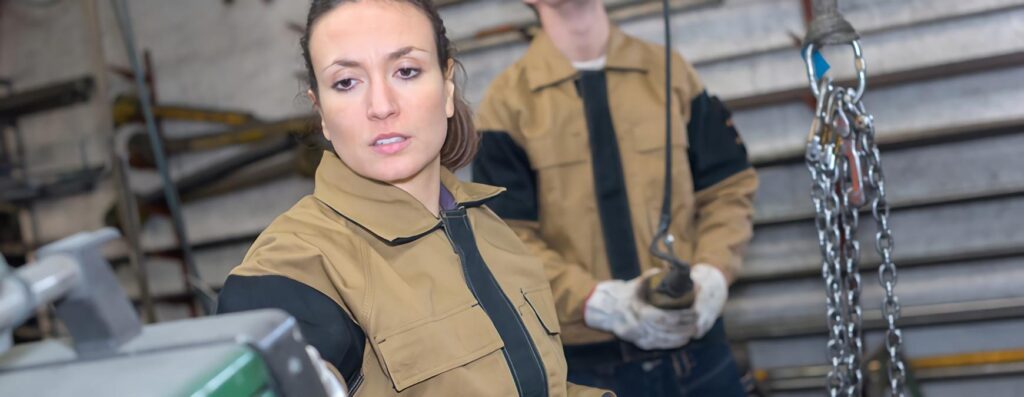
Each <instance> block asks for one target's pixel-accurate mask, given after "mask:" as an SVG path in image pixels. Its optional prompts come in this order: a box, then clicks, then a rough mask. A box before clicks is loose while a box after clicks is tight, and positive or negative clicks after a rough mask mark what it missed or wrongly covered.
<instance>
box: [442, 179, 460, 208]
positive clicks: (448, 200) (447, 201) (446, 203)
mask: <svg viewBox="0 0 1024 397" xmlns="http://www.w3.org/2000/svg"><path fill="white" fill-rule="evenodd" d="M458 206H459V203H456V202H455V196H453V195H452V192H451V191H449V190H448V188H446V187H444V184H442V185H441V210H442V211H450V210H453V209H456V208H458Z"/></svg>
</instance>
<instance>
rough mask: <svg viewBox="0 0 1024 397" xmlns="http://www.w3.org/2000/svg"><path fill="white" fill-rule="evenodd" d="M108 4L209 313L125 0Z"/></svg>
mask: <svg viewBox="0 0 1024 397" xmlns="http://www.w3.org/2000/svg"><path fill="white" fill-rule="evenodd" d="M111 4H112V6H113V8H114V13H115V14H116V17H117V21H118V25H120V27H121V37H122V39H123V40H124V45H125V49H126V52H127V54H128V59H129V60H130V62H131V66H132V71H133V73H134V75H135V86H136V89H138V91H139V104H140V105H142V116H143V118H144V119H145V120H146V132H147V133H148V134H149V142H150V144H151V145H152V146H153V155H154V160H156V165H157V169H158V170H159V171H160V179H161V180H162V181H163V186H164V197H165V200H166V202H167V208H168V210H170V213H171V221H172V224H173V226H174V231H175V235H176V236H177V238H178V243H179V245H180V246H181V257H182V262H184V263H185V268H186V269H187V270H188V274H186V275H185V277H186V279H187V282H188V284H189V286H190V287H191V290H192V292H193V293H195V294H196V297H197V298H198V299H199V303H200V305H201V306H202V309H203V312H204V313H205V314H212V313H213V312H214V309H215V305H216V303H215V300H216V297H215V296H213V295H212V294H210V292H209V287H207V286H205V285H204V283H203V281H202V278H201V277H200V276H199V269H198V268H197V267H196V264H195V260H194V255H193V254H192V246H191V243H190V242H189V239H188V233H187V232H186V230H185V220H184V216H183V215H182V211H181V199H180V198H179V197H178V192H177V190H175V189H174V181H173V180H172V179H171V174H170V169H169V167H168V165H167V157H166V155H165V152H164V148H163V144H162V141H161V140H160V136H159V134H158V133H157V128H156V118H155V117H154V115H153V106H152V103H150V101H149V99H150V92H149V87H148V86H147V85H146V76H145V73H144V72H143V69H142V63H141V61H140V59H139V54H138V51H137V49H136V47H135V33H134V32H133V31H132V24H131V14H130V12H129V11H128V3H127V2H126V1H125V0H111Z"/></svg>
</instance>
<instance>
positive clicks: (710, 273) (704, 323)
mask: <svg viewBox="0 0 1024 397" xmlns="http://www.w3.org/2000/svg"><path fill="white" fill-rule="evenodd" d="M690 279H692V280H693V285H694V288H695V289H696V290H697V296H696V298H695V299H694V301H693V311H695V312H696V313H697V333H696V335H694V337H695V338H697V339H700V338H703V337H704V334H707V333H708V331H710V330H711V327H713V326H714V325H715V320H717V319H718V316H721V315H722V309H723V308H724V307H725V299H726V298H728V297H729V284H728V283H727V282H726V281H725V275H724V274H722V271H721V270H718V268H717V267H714V266H711V265H708V264H704V263H698V264H697V265H696V266H694V267H692V268H690Z"/></svg>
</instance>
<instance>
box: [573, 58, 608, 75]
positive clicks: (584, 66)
mask: <svg viewBox="0 0 1024 397" xmlns="http://www.w3.org/2000/svg"><path fill="white" fill-rule="evenodd" d="M607 59H608V57H607V56H605V55H602V56H601V57H599V58H594V59H591V60H589V61H582V62H575V61H574V62H573V63H572V67H574V68H576V70H581V71H595V70H601V69H604V64H605V61H606V60H607Z"/></svg>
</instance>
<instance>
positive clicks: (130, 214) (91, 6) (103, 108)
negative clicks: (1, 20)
mask: <svg viewBox="0 0 1024 397" xmlns="http://www.w3.org/2000/svg"><path fill="white" fill-rule="evenodd" d="M98 1H99V0H86V1H85V2H84V3H83V7H84V11H85V12H84V17H85V23H86V26H87V27H88V37H89V46H90V50H91V51H90V55H91V57H90V58H91V59H90V60H91V61H92V70H93V79H94V80H95V81H96V98H97V99H96V100H95V101H93V107H94V110H95V112H96V128H97V131H96V133H97V134H98V135H103V136H104V140H105V141H106V142H107V147H108V148H109V149H110V156H109V160H108V161H110V168H111V171H112V178H111V180H112V182H113V184H114V190H116V191H117V210H118V211H117V212H118V215H119V218H120V219H121V227H122V228H124V238H125V242H126V243H127V245H128V263H129V264H130V265H131V269H132V272H133V273H135V279H136V283H137V284H138V286H139V295H140V298H141V302H142V304H141V306H142V319H143V321H145V322H147V323H150V322H153V321H156V311H155V309H154V308H153V299H152V296H151V294H150V291H149V277H148V273H149V272H148V269H147V267H146V262H145V258H143V256H142V244H141V242H140V241H139V234H140V233H141V227H140V225H139V224H140V222H139V216H138V203H137V202H135V195H134V194H132V191H131V185H130V182H129V179H128V175H127V173H126V172H125V168H126V167H125V164H124V160H123V159H122V158H121V156H120V155H119V154H118V153H117V150H116V148H115V145H114V124H113V121H112V120H111V117H110V115H111V106H110V103H109V102H108V101H107V98H108V96H109V93H108V88H109V85H108V81H107V66H106V56H105V55H104V51H103V31H102V30H101V27H100V26H101V21H100V15H99V4H98Z"/></svg>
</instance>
